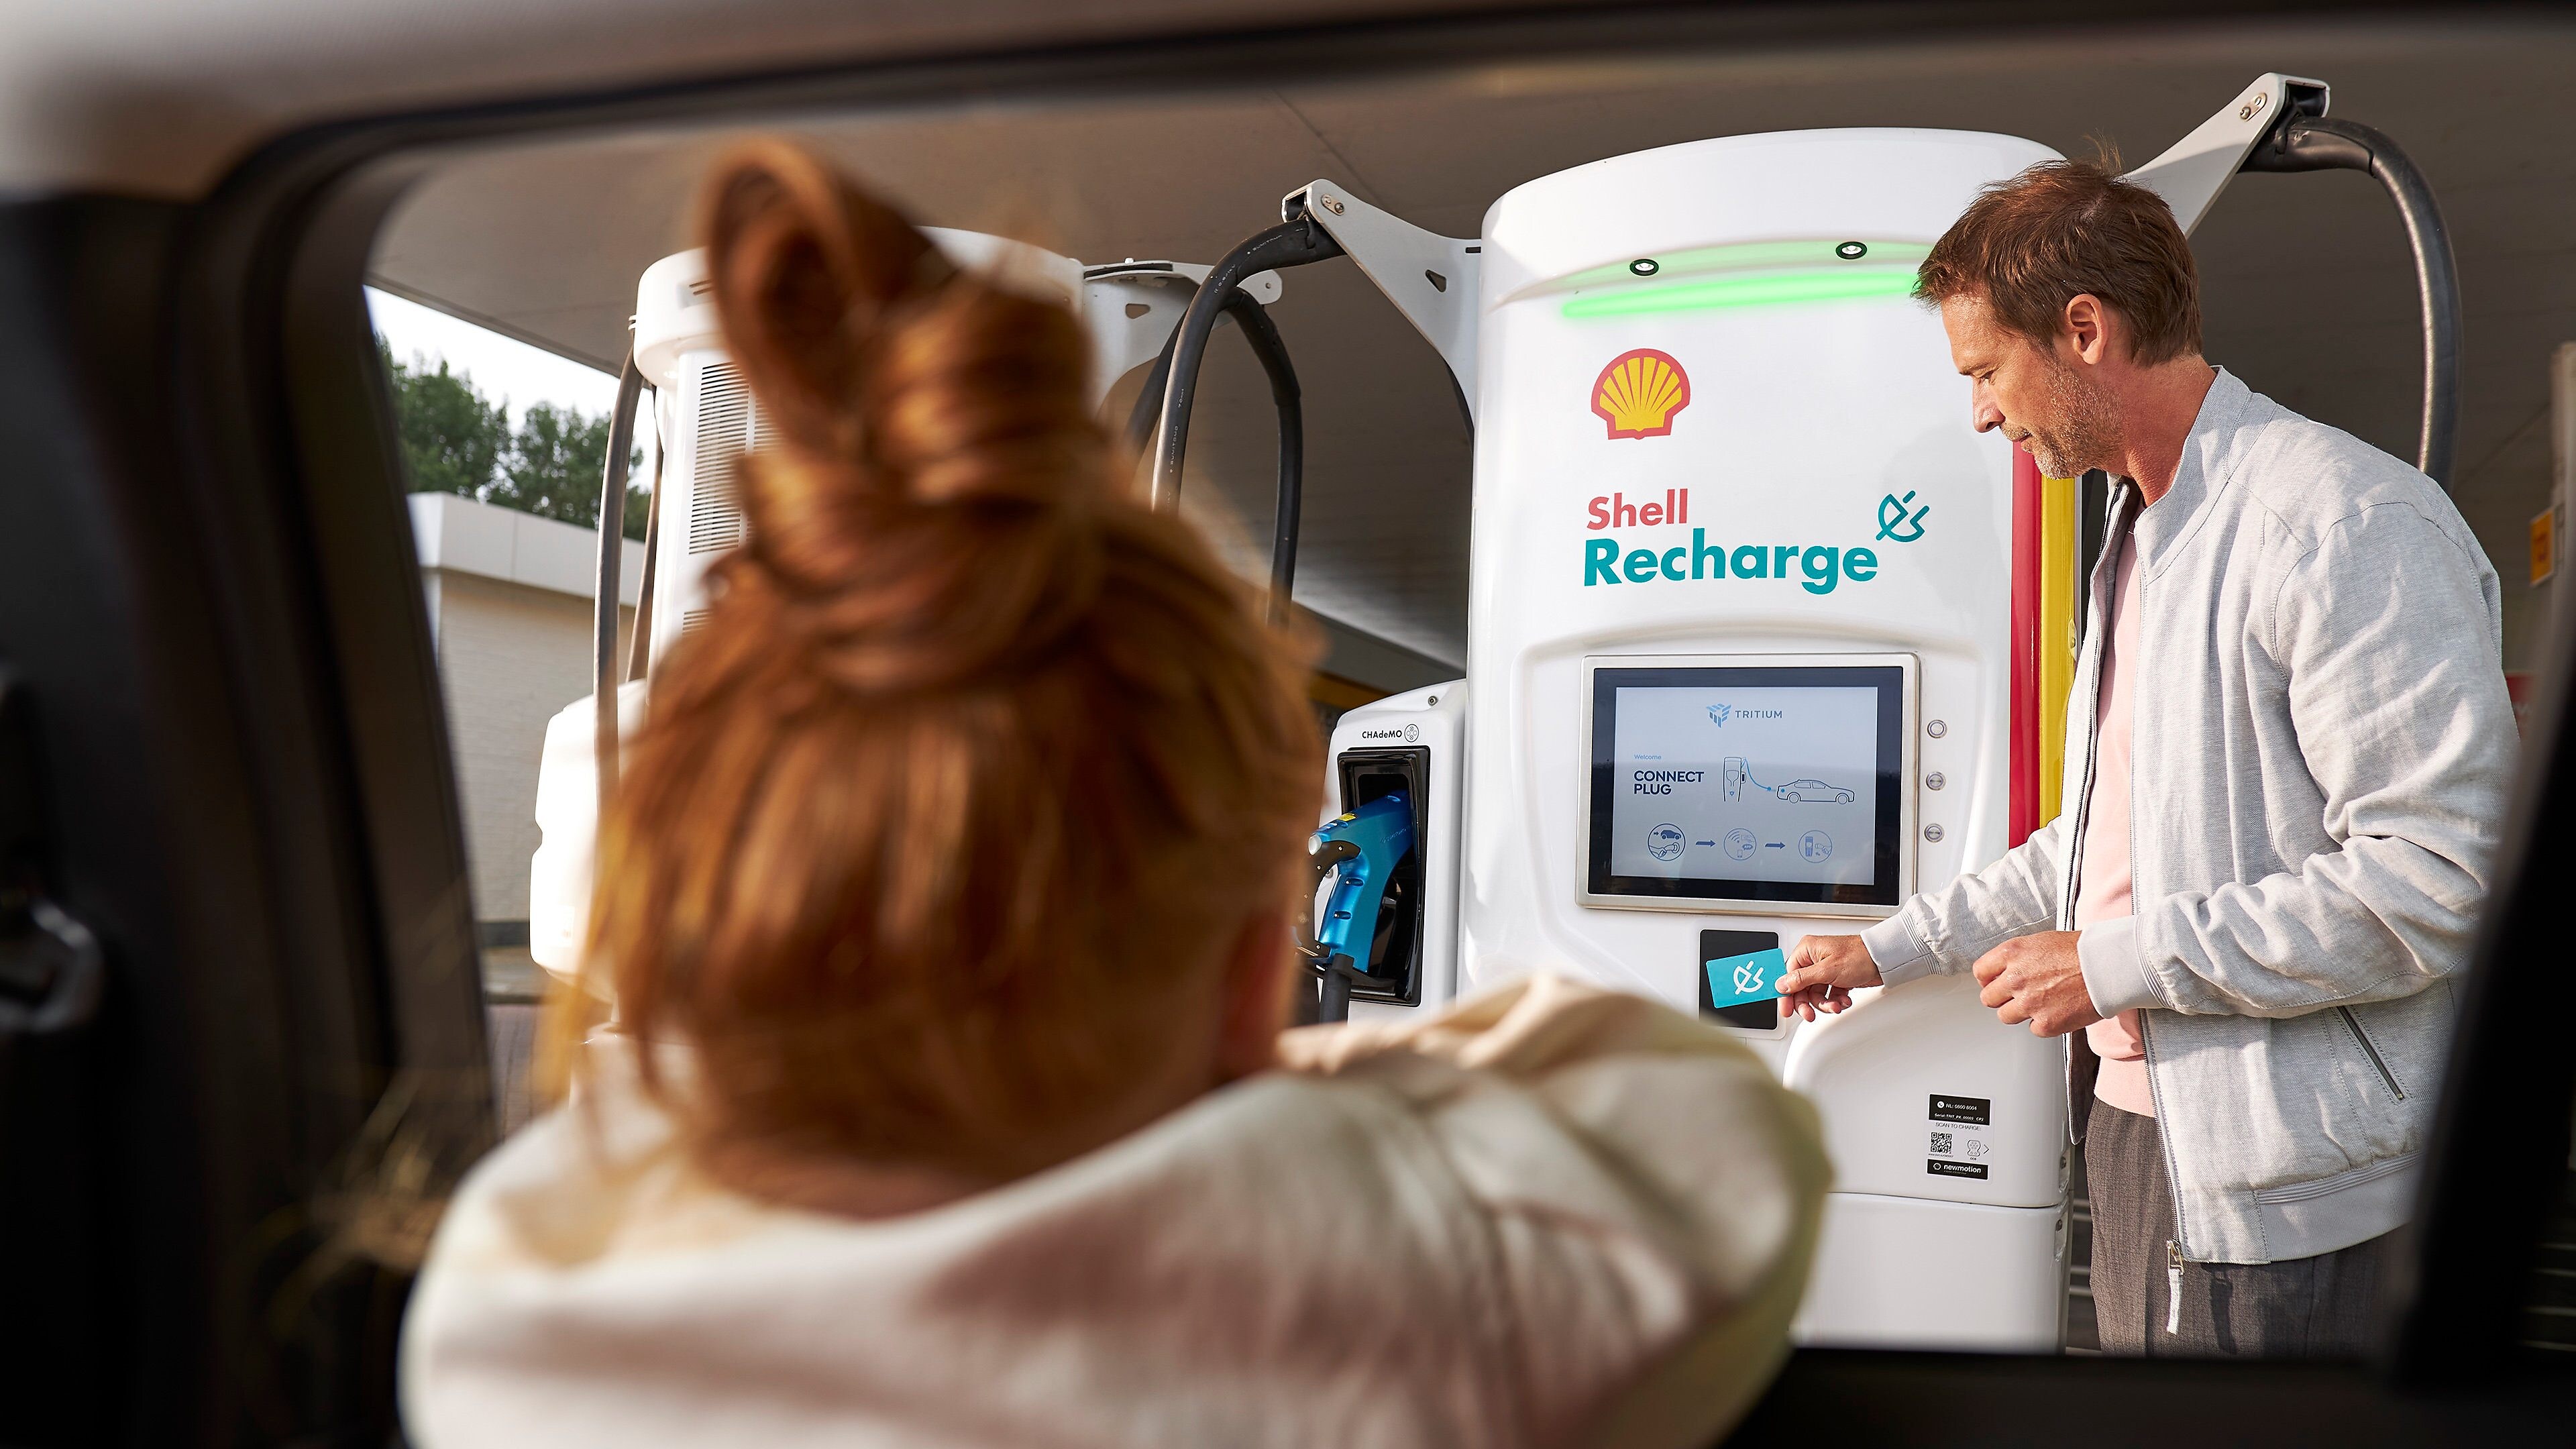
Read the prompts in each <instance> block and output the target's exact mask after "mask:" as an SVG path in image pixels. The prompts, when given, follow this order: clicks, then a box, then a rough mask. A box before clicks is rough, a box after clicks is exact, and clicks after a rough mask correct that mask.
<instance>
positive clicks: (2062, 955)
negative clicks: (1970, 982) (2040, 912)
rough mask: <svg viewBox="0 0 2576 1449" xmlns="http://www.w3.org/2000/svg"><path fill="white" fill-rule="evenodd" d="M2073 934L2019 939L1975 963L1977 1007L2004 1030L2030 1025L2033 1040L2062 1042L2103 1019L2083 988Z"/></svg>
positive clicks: (2080, 963) (2000, 947) (2039, 934)
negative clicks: (2055, 1038) (1988, 1010)
mask: <svg viewBox="0 0 2576 1449" xmlns="http://www.w3.org/2000/svg"><path fill="white" fill-rule="evenodd" d="M2075 936H2076V933H2075V932H2073V931H2041V932H2039V933H2037V934H2036V935H2029V936H2015V937H2014V938H2013V939H2011V940H2009V941H2006V942H2004V943H2003V944H2002V945H2000V946H1997V947H1996V948H1995V949H1993V950H1991V951H1988V952H1987V953H1986V954H1984V955H1983V956H1980V957H1978V958H1977V965H1976V972H1977V984H1978V985H1980V986H1983V987H1984V988H1985V990H1984V991H1982V992H1980V993H1979V994H1978V996H1977V999H1978V1000H1979V1001H1982V1002H1984V1003H1985V1004H1986V1005H1988V1006H1991V1007H1993V1008H1994V1009H1995V1019H1996V1020H1997V1021H2000V1022H2002V1023H2003V1024H2004V1025H2006V1026H2013V1025H2016V1024H2018V1023H2021V1022H2025V1021H2026V1022H2029V1023H2030V1031H2031V1035H2033V1036H2064V1035H2066V1034H2067V1033H2068V1032H2070V1031H2074V1030H2076V1029H2077V1028H2079V1027H2086V1026H2091V1025H2092V1024H2093V1023H2095V1022H2097V1021H2100V1020H2101V1019H2102V1013H2100V1012H2098V1011H2095V1010H2094V1009H2093V993H2092V991H2090V990H2089V989H2087V988H2086V986H2085V985H2084V967H2083V964H2082V962H2080V961H2079V960H2078V959H2077V958H2076V955H2075Z"/></svg>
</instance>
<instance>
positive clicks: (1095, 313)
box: [1082, 257, 1282, 407]
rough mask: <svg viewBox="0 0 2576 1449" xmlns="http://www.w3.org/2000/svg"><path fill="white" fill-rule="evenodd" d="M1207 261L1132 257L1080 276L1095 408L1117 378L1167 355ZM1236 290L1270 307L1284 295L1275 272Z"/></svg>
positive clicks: (1254, 278)
mask: <svg viewBox="0 0 2576 1449" xmlns="http://www.w3.org/2000/svg"><path fill="white" fill-rule="evenodd" d="M1208 270H1209V268H1208V265H1207V264H1206V263H1204V262H1161V261H1146V262H1140V261H1138V260H1136V259H1135V258H1134V257H1129V258H1128V259H1127V260H1125V261H1123V262H1112V263H1109V264H1108V265H1106V266H1098V267H1086V268H1084V269H1083V273H1082V325H1083V330H1084V331H1085V332H1088V333H1089V334H1090V335H1091V391H1092V399H1091V402H1092V406H1094V407H1097V406H1099V405H1100V401H1101V399H1103V398H1106V397H1107V396H1109V390H1110V388H1112V387H1114V386H1116V385H1117V382H1118V379H1120V378H1122V377H1125V376H1126V375H1127V374H1128V373H1131V372H1133V371H1135V370H1136V369H1137V368H1140V367H1143V366H1144V365H1145V364H1147V363H1149V362H1152V361H1153V360H1154V359H1155V358H1157V357H1160V356H1162V355H1163V343H1164V341H1165V340H1166V339H1168V338H1169V337H1170V336H1171V335H1172V329H1173V328H1175V327H1178V326H1180V325H1181V314H1182V313H1184V312H1187V311H1188V310H1189V307H1190V298H1191V297H1192V296H1193V295H1195V294H1196V293H1197V291H1198V288H1199V283H1201V282H1204V281H1206V280H1207V274H1208ZM1234 289H1235V290H1236V291H1238V292H1242V293H1244V294H1246V295H1248V296H1250V297H1251V298H1252V300H1254V301H1256V302H1258V303H1260V304H1261V305H1262V306H1264V307H1267V306H1269V305H1270V304H1271V303H1273V302H1276V301H1278V300H1279V295H1280V292H1281V291H1282V288H1281V285H1280V281H1279V274H1278V273H1277V272H1255V273H1253V274H1252V275H1251V276H1248V277H1246V278H1244V279H1243V280H1242V281H1240V282H1237V283H1236V284H1235V288H1234Z"/></svg>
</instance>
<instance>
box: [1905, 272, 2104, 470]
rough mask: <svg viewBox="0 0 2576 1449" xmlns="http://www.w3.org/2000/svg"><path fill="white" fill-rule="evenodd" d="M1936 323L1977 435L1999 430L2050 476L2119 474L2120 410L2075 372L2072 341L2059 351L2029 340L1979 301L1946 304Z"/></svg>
mask: <svg viewBox="0 0 2576 1449" xmlns="http://www.w3.org/2000/svg"><path fill="white" fill-rule="evenodd" d="M1941 326H1942V328H1943V329H1944V330H1945V331H1947V332H1948V333H1949V334H1950V361H1951V362H1952V363H1953V364H1954V365H1955V366H1957V368H1958V369H1959V375H1960V376H1962V377H1964V378H1966V379H1968V384H1969V403H1968V406H1969V418H1970V421H1971V422H1972V423H1973V424H1974V425H1975V427H1976V430H1977V431H1978V432H1981V433H1983V432H1990V431H1992V430H1994V429H1997V428H2000V429H2002V430H2003V435H2004V436H2005V437H2007V438H2010V439H2012V440H2013V443H2014V444H2015V445H2016V446H2018V447H2020V448H2021V449H2022V450H2023V451H2024V452H2027V453H2029V454H2030V455H2031V457H2032V458H2034V459H2036V460H2038V463H2039V471H2040V472H2042V473H2044V474H2046V475H2047V476H2049V477H2051V478H2074V477H2079V476H2081V475H2082V474H2083V473H2084V472H2085V471H2086V470H2087V469H2091V468H2106V469H2111V470H2113V471H2117V469H2118V466H2119V427H2118V409H2117V405H2116V404H2115V403H2114V401H2113V399H2112V398H2111V396H2110V394H2109V393H2107V392H2105V391H2104V390H2102V389H2101V388H2100V387H2098V386H2096V385H2095V384H2094V383H2093V382H2092V381H2090V380H2089V379H2087V378H2086V377H2085V376H2084V374H2083V373H2082V372H2081V371H2079V370H2078V369H2077V367H2076V364H2075V360H2074V356H2073V353H2074V348H2073V344H2072V342H2071V340H2070V339H2069V338H2067V337H2060V338H2059V339H2057V341H2058V343H2059V345H2058V346H2056V347H2045V346H2042V345H2041V344H2039V343H2037V342H2033V341H2032V340H2031V339H2029V338H2027V337H2024V336H2023V335H2021V334H2020V333H2018V332H2014V331H2012V330H2010V329H2009V328H2006V327H2005V326H2003V325H2002V324H2001V323H1999V322H1997V321H1996V320H1995V315H1994V309H1993V308H1991V307H1989V306H1987V305H1986V301H1985V299H1984V298H1982V297H1952V298H1950V299H1949V300H1947V301H1945V302H1943V303H1942V304H1941Z"/></svg>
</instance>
